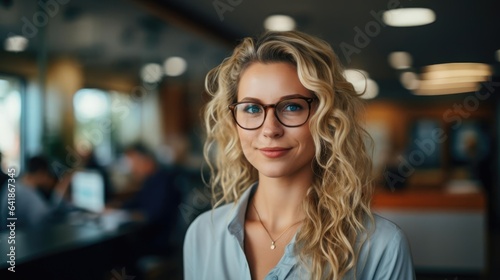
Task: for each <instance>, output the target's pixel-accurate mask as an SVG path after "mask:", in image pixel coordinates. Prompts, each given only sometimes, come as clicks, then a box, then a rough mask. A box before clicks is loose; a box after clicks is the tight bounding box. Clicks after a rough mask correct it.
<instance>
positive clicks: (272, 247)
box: [271, 241, 276, 250]
mask: <svg viewBox="0 0 500 280" xmlns="http://www.w3.org/2000/svg"><path fill="white" fill-rule="evenodd" d="M275 248H276V245H274V241H273V242H271V250H274V249H275Z"/></svg>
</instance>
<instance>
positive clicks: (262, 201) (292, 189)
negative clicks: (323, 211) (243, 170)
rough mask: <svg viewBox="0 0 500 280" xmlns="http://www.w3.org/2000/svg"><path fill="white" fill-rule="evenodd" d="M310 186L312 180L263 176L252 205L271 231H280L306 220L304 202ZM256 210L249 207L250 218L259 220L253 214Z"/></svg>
mask: <svg viewBox="0 0 500 280" xmlns="http://www.w3.org/2000/svg"><path fill="white" fill-rule="evenodd" d="M310 185H311V180H297V179H293V180H290V179H289V180H287V179H282V178H269V177H262V176H261V177H260V178H259V186H258V188H257V191H256V192H255V195H254V196H253V198H252V200H251V201H250V203H253V205H254V206H255V209H256V210H257V211H258V214H259V216H260V219H261V220H262V222H263V223H264V224H265V225H266V227H267V228H268V230H269V231H272V232H275V231H279V230H280V229H283V228H286V227H289V226H290V225H291V224H293V223H296V222H297V221H300V220H301V219H303V218H304V213H303V210H302V202H303V200H304V197H305V196H306V193H307V190H308V188H309V187H310ZM255 209H254V208H253V207H252V206H251V205H249V207H248V210H247V211H248V212H249V215H247V217H248V218H250V219H252V220H257V219H259V217H258V216H257V215H256V214H257V213H253V212H254V211H253V210H255Z"/></svg>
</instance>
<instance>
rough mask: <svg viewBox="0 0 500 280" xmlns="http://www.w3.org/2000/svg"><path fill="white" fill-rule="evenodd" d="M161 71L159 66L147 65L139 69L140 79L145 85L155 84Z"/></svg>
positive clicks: (155, 64)
mask: <svg viewBox="0 0 500 280" xmlns="http://www.w3.org/2000/svg"><path fill="white" fill-rule="evenodd" d="M162 76H163V71H162V69H161V66H160V64H157V63H149V64H146V65H144V66H143V67H142V69H141V79H142V80H143V81H144V82H146V83H157V82H159V81H160V80H161V77H162Z"/></svg>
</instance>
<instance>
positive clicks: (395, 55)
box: [389, 52, 413, 69]
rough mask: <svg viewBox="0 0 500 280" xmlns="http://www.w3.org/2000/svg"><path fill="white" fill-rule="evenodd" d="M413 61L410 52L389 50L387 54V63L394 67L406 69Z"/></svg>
mask: <svg viewBox="0 0 500 280" xmlns="http://www.w3.org/2000/svg"><path fill="white" fill-rule="evenodd" d="M412 63H413V59H412V58H411V54H409V53H407V52H391V53H390V54H389V64H390V65H391V66H392V68H394V69H407V68H410V67H411V65H412Z"/></svg>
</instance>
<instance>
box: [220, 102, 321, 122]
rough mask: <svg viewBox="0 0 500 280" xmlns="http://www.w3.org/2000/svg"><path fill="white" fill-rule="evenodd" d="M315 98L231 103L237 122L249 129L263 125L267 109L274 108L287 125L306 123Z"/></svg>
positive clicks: (230, 108) (276, 114)
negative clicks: (274, 102)
mask: <svg viewBox="0 0 500 280" xmlns="http://www.w3.org/2000/svg"><path fill="white" fill-rule="evenodd" d="M314 99H315V98H307V97H297V98H291V99H285V100H282V101H280V102H278V103H276V104H268V105H263V104H259V103H256V102H237V103H233V104H231V105H229V110H231V112H232V113H233V118H234V120H235V121H236V124H237V125H238V126H239V127H241V128H243V129H248V130H253V129H257V128H259V127H261V126H262V125H263V124H264V121H265V120H266V116H267V109H268V108H274V115H275V116H276V118H277V119H278V121H279V122H280V123H281V124H282V125H284V126H286V127H297V126H301V125H303V124H305V123H306V122H307V120H308V119H309V115H310V114H311V103H312V102H313V101H314Z"/></svg>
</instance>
